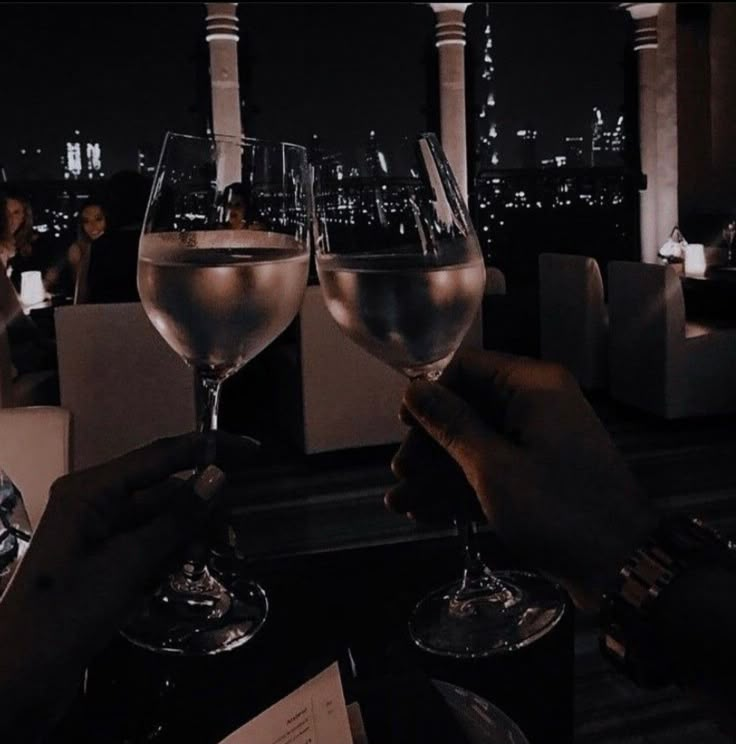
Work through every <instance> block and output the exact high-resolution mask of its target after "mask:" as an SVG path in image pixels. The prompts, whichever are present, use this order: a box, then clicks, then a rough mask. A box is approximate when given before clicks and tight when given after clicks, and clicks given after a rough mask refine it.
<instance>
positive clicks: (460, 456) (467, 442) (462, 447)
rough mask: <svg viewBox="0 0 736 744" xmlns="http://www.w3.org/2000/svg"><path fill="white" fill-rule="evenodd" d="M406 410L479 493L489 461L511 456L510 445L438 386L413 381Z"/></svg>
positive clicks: (444, 389) (408, 392) (448, 392)
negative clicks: (506, 455)
mask: <svg viewBox="0 0 736 744" xmlns="http://www.w3.org/2000/svg"><path fill="white" fill-rule="evenodd" d="M404 406H405V408H406V409H407V410H408V412H409V413H410V414H411V416H412V417H413V418H414V420H415V422H416V424H417V425H419V426H421V428H422V429H424V430H425V431H426V432H427V434H429V436H431V437H432V439H434V440H435V441H436V442H437V444H439V445H440V446H441V447H442V448H443V449H445V450H446V451H447V453H448V454H449V455H450V457H452V459H453V460H455V462H457V464H458V465H459V466H460V467H461V468H462V471H463V473H464V474H465V477H466V478H467V479H468V482H469V483H470V485H471V486H472V487H473V488H474V489H475V491H476V493H480V487H481V485H482V482H483V471H484V470H485V469H486V468H487V466H488V465H489V460H491V459H494V460H495V459H497V458H499V457H501V456H503V455H504V454H509V450H510V448H511V445H510V444H509V443H508V442H506V440H504V439H503V438H502V437H501V436H500V435H498V434H497V433H495V432H494V431H492V430H491V429H489V428H488V426H487V425H486V424H485V423H484V422H483V420H482V419H481V418H480V417H479V416H478V414H477V413H476V412H475V411H474V410H473V409H472V408H471V407H470V406H469V405H468V404H467V403H466V402H465V401H464V400H463V399H462V398H460V397H459V396H458V395H456V394H455V393H453V392H452V391H451V390H448V389H447V388H445V387H443V386H442V385H439V384H437V383H431V382H426V381H424V380H416V381H414V382H413V383H412V384H411V385H410V386H409V387H408V389H407V391H406V393H405V395H404Z"/></svg>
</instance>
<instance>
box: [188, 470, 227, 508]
mask: <svg viewBox="0 0 736 744" xmlns="http://www.w3.org/2000/svg"><path fill="white" fill-rule="evenodd" d="M190 483H191V484H192V490H193V491H194V493H195V494H196V495H197V496H198V497H199V499H200V500H201V501H203V502H204V503H205V504H207V503H209V502H210V501H212V499H213V498H214V497H215V496H217V494H218V493H219V492H220V491H221V490H222V487H223V486H224V485H225V473H223V472H222V470H220V468H218V467H217V465H208V466H207V467H206V468H205V469H204V470H203V471H202V472H201V473H197V474H196V475H194V476H192V478H191V481H190Z"/></svg>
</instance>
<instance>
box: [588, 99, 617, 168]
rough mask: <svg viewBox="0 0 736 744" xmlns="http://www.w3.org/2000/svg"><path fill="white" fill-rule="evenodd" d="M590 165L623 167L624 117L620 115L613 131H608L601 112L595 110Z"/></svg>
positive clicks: (597, 109) (596, 108)
mask: <svg viewBox="0 0 736 744" xmlns="http://www.w3.org/2000/svg"><path fill="white" fill-rule="evenodd" d="M591 129H592V138H591V151H590V164H591V166H592V167H593V168H596V167H612V166H617V165H621V163H622V159H623V155H624V144H625V136H624V117H623V116H622V115H620V116H619V117H618V119H617V120H616V126H615V127H614V128H613V129H606V128H605V122H604V120H603V114H602V113H601V110H600V109H599V108H598V107H597V106H596V107H595V108H594V109H593V122H592V124H591Z"/></svg>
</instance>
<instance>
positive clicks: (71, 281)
mask: <svg viewBox="0 0 736 744" xmlns="http://www.w3.org/2000/svg"><path fill="white" fill-rule="evenodd" d="M106 229H107V214H106V212H105V208H104V206H103V205H102V203H101V201H100V200H99V199H90V200H88V201H86V202H84V204H82V206H81V208H80V210H79V213H78V215H77V238H76V240H75V241H74V242H73V243H72V244H71V245H70V246H69V248H68V250H67V252H66V256H65V260H64V262H63V264H62V265H61V266H60V267H59V269H58V272H59V275H58V280H57V283H56V286H57V288H58V289H59V290H60V291H61V292H62V293H63V294H64V295H65V296H67V297H74V298H75V302H76V301H77V297H78V295H81V296H84V295H85V294H86V289H85V287H86V281H87V269H88V267H89V254H90V247H91V245H92V242H93V241H95V240H97V238H99V237H101V236H102V235H103V234H104V233H105V230H106Z"/></svg>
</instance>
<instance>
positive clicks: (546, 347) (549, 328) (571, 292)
mask: <svg viewBox="0 0 736 744" xmlns="http://www.w3.org/2000/svg"><path fill="white" fill-rule="evenodd" d="M539 345H540V356H541V357H542V359H546V360H549V361H554V362H558V363H559V364H562V365H564V366H565V367H567V368H568V369H569V370H570V372H572V373H573V375H575V377H576V379H577V380H578V382H579V384H580V386H581V387H582V388H585V389H589V390H592V389H597V388H603V387H605V386H606V382H607V376H608V310H607V308H606V305H605V302H604V295H603V280H602V278H601V272H600V269H599V268H598V263H597V262H596V261H595V259H593V258H590V257H589V256H575V255H567V254H562V253H542V254H540V256H539Z"/></svg>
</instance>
